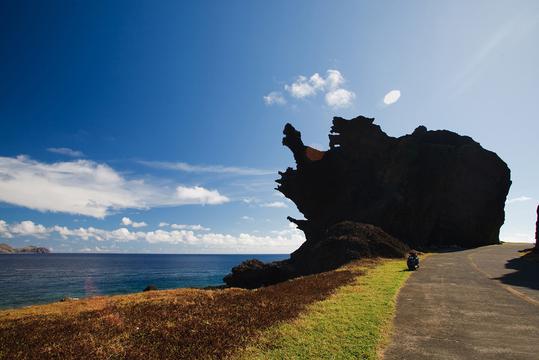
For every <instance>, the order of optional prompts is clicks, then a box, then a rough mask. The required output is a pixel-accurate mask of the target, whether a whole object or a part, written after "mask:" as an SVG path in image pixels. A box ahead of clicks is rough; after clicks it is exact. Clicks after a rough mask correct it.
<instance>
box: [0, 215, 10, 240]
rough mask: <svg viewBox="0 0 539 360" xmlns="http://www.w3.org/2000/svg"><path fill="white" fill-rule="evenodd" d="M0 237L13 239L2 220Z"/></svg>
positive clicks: (0, 221)
mask: <svg viewBox="0 0 539 360" xmlns="http://www.w3.org/2000/svg"><path fill="white" fill-rule="evenodd" d="M0 237H3V238H6V239H9V238H11V237H13V235H11V233H10V232H9V228H8V226H7V223H6V222H5V221H4V220H0Z"/></svg>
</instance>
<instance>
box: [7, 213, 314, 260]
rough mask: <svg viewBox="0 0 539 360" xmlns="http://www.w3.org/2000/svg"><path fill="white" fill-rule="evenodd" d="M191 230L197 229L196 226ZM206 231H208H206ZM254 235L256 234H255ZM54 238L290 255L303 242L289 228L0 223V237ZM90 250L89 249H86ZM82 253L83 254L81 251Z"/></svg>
mask: <svg viewBox="0 0 539 360" xmlns="http://www.w3.org/2000/svg"><path fill="white" fill-rule="evenodd" d="M194 227H197V226H196V225H195V226H194ZM208 230H209V229H208ZM255 232H257V231H255ZM56 234H58V235H60V236H61V237H62V238H63V239H68V238H73V239H79V240H84V241H88V240H96V241H99V242H105V241H112V242H115V243H121V242H128V241H138V242H146V243H149V244H156V243H167V244H183V245H186V246H189V247H191V248H193V249H203V250H205V251H208V250H210V251H211V250H212V249H215V250H216V251H218V250H222V251H226V252H232V253H237V252H244V253H260V252H266V253H267V252H274V253H275V252H279V253H286V252H291V251H293V250H294V249H296V248H298V247H299V246H300V245H301V243H303V242H304V241H305V236H304V235H303V233H302V232H301V231H300V230H298V229H296V228H292V227H290V228H288V229H284V230H280V231H272V232H271V235H268V236H259V235H252V234H246V233H241V234H239V235H231V234H221V233H202V234H195V233H194V231H193V230H188V229H181V230H176V229H175V230H171V231H166V230H161V229H158V230H154V231H147V232H144V231H130V230H129V229H127V228H125V227H122V228H119V229H115V230H104V229H98V228H94V227H88V228H82V227H81V228H78V229H70V228H68V227H65V226H58V225H55V226H52V227H48V228H47V227H45V226H43V225H40V224H35V223H33V222H32V221H30V220H26V221H22V222H20V223H14V224H11V225H8V224H7V223H6V222H5V221H3V220H0V236H2V237H4V238H7V237H14V236H33V237H37V238H49V239H53V238H54V236H56ZM86 249H90V247H86ZM81 251H82V250H81Z"/></svg>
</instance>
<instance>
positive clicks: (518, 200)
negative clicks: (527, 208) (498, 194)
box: [507, 196, 532, 204]
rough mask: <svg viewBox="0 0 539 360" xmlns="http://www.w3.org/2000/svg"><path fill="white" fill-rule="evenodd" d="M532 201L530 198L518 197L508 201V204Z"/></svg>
mask: <svg viewBox="0 0 539 360" xmlns="http://www.w3.org/2000/svg"><path fill="white" fill-rule="evenodd" d="M530 200H532V198H531V197H529V196H518V197H515V198H512V199H509V200H507V203H508V204H514V203H519V202H524V201H530Z"/></svg>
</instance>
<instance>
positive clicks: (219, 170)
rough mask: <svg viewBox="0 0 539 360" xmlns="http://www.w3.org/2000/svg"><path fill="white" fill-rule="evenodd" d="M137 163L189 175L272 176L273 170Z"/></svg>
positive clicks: (162, 162) (168, 163) (180, 163)
mask: <svg viewBox="0 0 539 360" xmlns="http://www.w3.org/2000/svg"><path fill="white" fill-rule="evenodd" d="M138 163H140V164H142V165H145V166H149V167H152V168H156V169H166V170H179V171H184V172H189V173H216V174H233V175H252V176H260V175H274V174H275V173H276V171H274V170H264V169H253V168H246V167H237V166H223V165H193V164H188V163H185V162H168V161H139V162H138Z"/></svg>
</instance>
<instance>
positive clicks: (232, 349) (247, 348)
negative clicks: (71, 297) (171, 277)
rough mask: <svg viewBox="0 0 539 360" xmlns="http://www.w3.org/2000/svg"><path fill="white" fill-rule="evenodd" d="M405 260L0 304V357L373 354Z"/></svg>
mask: <svg viewBox="0 0 539 360" xmlns="http://www.w3.org/2000/svg"><path fill="white" fill-rule="evenodd" d="M405 267H406V265H405V262H404V261H403V260H363V261H358V262H354V263H351V264H349V265H347V266H344V267H342V268H340V269H337V270H334V271H330V272H326V273H322V274H316V275H310V276H305V277H302V278H298V279H295V280H291V281H287V282H284V283H281V284H277V285H274V286H268V287H265V288H261V289H258V290H254V291H251V290H243V289H234V288H232V289H224V290H199V289H177V290H164V291H150V292H145V293H137V294H131V295H119V296H108V297H107V296H104V297H96V298H89V299H81V300H78V301H66V302H61V303H52V304H48V305H39V306H30V307H26V308H21V309H11V310H4V311H1V312H0V359H40V358H43V359H46V358H58V359H75V358H77V359H78V358H93V359H122V358H129V359H200V358H216V359H217V358H219V359H222V358H235V359H250V358H258V359H266V358H287V359H290V358H350V359H356V358H364V359H374V358H376V356H377V351H379V349H380V348H381V346H382V345H383V343H384V341H385V339H387V334H388V333H389V330H390V324H391V319H392V317H393V313H394V306H395V297H396V294H397V292H398V289H399V288H400V287H401V285H402V284H403V283H404V281H405V279H406V278H407V276H408V274H409V273H408V272H407V271H404V270H405Z"/></svg>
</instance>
